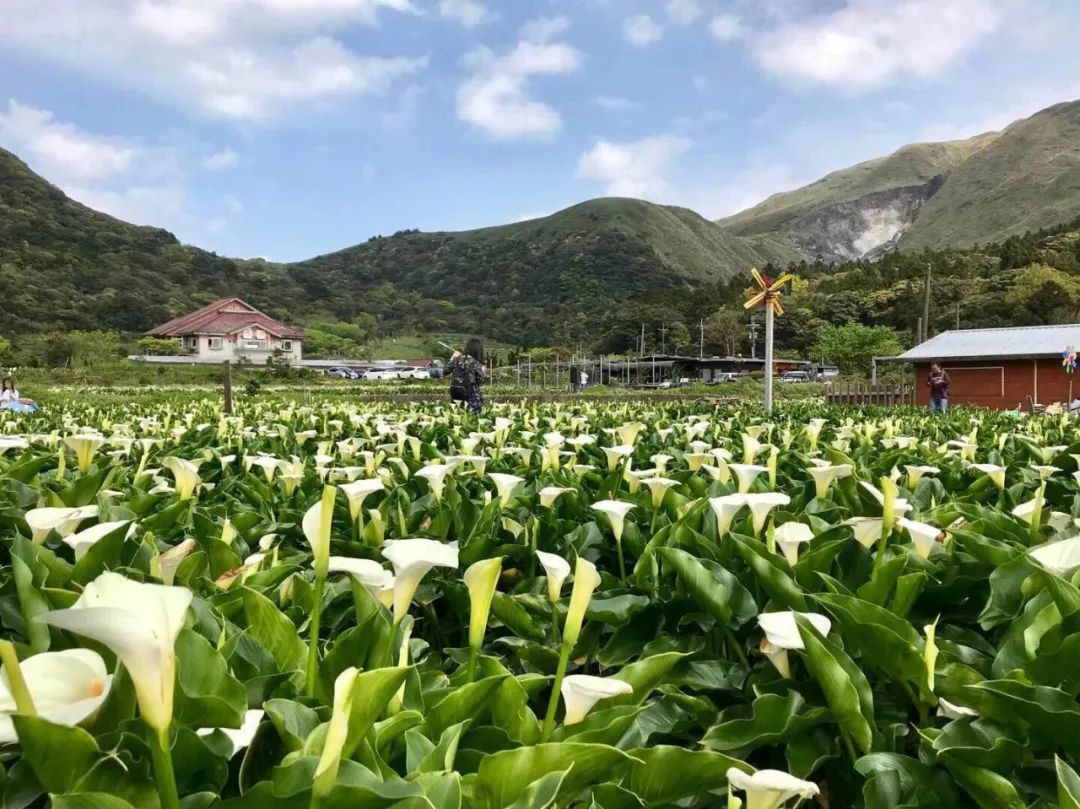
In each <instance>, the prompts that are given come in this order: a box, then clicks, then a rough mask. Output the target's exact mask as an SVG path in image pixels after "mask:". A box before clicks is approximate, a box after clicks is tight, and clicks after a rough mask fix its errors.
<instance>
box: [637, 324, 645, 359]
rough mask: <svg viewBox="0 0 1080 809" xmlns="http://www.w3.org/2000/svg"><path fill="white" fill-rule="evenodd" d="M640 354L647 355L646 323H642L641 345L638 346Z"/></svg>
mask: <svg viewBox="0 0 1080 809" xmlns="http://www.w3.org/2000/svg"><path fill="white" fill-rule="evenodd" d="M638 356H639V357H644V356H645V324H644V323H642V324H641V345H640V346H639V347H638Z"/></svg>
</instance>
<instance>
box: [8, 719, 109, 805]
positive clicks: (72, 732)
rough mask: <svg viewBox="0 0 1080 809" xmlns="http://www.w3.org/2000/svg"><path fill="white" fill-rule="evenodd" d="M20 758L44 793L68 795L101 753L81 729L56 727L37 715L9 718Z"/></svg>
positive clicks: (91, 738) (92, 740) (64, 726)
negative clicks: (17, 737)
mask: <svg viewBox="0 0 1080 809" xmlns="http://www.w3.org/2000/svg"><path fill="white" fill-rule="evenodd" d="M11 720H12V722H14V724H15V732H16V733H17V734H18V736H19V744H20V746H21V747H22V757H23V760H24V761H26V762H27V763H28V764H29V765H30V766H31V768H33V770H34V775H36V776H37V779H38V781H40V782H41V785H42V786H43V787H45V790H46V791H47V792H53V793H60V792H67V791H68V790H70V789H71V787H72V786H74V785H75V784H76V783H77V782H78V781H79V779H80V778H82V777H83V776H84V775H86V773H87V772H89V770H90V768H91V767H93V766H94V762H95V761H97V759H98V756H99V755H100V752H99V750H98V746H97V742H95V741H94V737H93V736H91V735H90V734H89V733H87V732H86V731H85V730H83V729H82V728H80V727H67V726H66V725H57V724H54V723H53V722H49V721H48V720H46V719H42V718H40V717H37V716H24V715H22V714H15V715H13V716H12V717H11Z"/></svg>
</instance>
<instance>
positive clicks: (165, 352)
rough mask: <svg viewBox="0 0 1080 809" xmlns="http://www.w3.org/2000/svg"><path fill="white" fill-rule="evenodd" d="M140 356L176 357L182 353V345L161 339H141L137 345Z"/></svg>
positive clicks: (174, 341)
mask: <svg viewBox="0 0 1080 809" xmlns="http://www.w3.org/2000/svg"><path fill="white" fill-rule="evenodd" d="M135 345H136V347H137V348H138V349H139V353H140V354H145V355H149V356H159V357H174V356H176V355H177V354H179V353H180V344H179V343H178V342H177V341H176V340H167V339H162V338H160V337H140V338H139V339H138V340H137V341H136V343H135Z"/></svg>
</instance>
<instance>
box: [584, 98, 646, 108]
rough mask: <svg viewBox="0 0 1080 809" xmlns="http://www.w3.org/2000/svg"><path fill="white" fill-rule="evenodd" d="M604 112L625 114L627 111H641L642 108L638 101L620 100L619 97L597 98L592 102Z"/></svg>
mask: <svg viewBox="0 0 1080 809" xmlns="http://www.w3.org/2000/svg"><path fill="white" fill-rule="evenodd" d="M592 103H593V104H595V105H596V106H597V107H599V108H600V109H602V110H609V111H611V112H625V111H626V110H636V109H640V107H641V106H642V105H641V104H640V103H639V102H637V101H631V100H630V99H628V98H619V97H618V96H597V97H596V98H594V99H593V100H592Z"/></svg>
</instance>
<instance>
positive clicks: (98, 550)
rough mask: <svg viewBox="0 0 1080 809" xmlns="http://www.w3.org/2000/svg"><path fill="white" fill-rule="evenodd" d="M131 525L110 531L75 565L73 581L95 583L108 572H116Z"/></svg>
mask: <svg viewBox="0 0 1080 809" xmlns="http://www.w3.org/2000/svg"><path fill="white" fill-rule="evenodd" d="M130 528H131V526H130V525H129V524H126V523H125V524H124V525H121V526H120V527H119V528H117V529H116V530H115V531H110V532H109V533H108V534H106V535H105V536H103V537H102V538H101V539H99V540H98V541H97V542H95V543H94V544H93V545H91V546H90V549H89V550H88V551H87V552H86V553H85V554H83V557H82V558H81V559H79V560H78V561H77V562H76V563H75V567H74V568H72V570H71V580H72V581H73V582H75V583H76V584H87V583H88V582H91V581H93V580H94V579H96V578H97V577H98V576H100V575H101V574H102V573H104V572H105V571H106V570H115V569H116V568H118V567H119V566H120V554H121V552H122V551H123V549H124V541H125V540H126V539H127V534H128V530H130Z"/></svg>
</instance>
